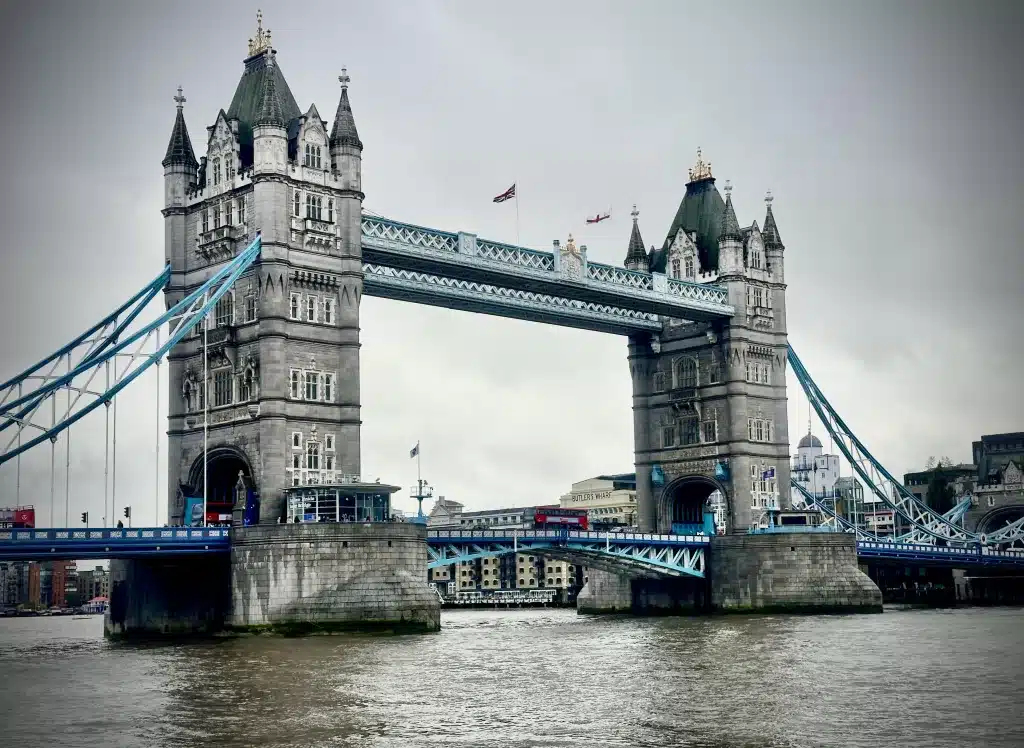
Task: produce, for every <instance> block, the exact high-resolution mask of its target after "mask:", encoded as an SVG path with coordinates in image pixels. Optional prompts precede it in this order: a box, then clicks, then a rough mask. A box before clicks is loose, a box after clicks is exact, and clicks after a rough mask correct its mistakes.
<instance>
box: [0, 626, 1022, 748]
mask: <svg viewBox="0 0 1024 748" xmlns="http://www.w3.org/2000/svg"><path fill="white" fill-rule="evenodd" d="M442 625H443V627H444V630H443V631H442V632H441V633H439V634H435V635H428V636H403V637H393V638H372V637H356V636H335V637H315V638H309V639H278V638H263V637H259V638H250V639H240V640H222V641H216V642H206V643H198V644H189V645H160V646H157V645H150V646H139V645H126V644H111V643H108V642H106V641H104V640H103V638H102V621H101V620H100V618H98V617H93V618H91V619H89V620H74V619H71V618H20V619H0V746H19V747H26V748H27V747H29V746H58V745H60V746H63V745H68V746H104V747H106V746H145V747H147V748H148V747H149V746H173V747H174V748H181V747H182V746H205V745H210V746H214V745H216V746H274V747H280V748H284V747H285V746H287V747H288V748H292V747H296V748H297V747H298V746H303V747H307V746H375V747H377V746H402V747H403V748H406V747H407V746H418V745H424V746H472V747H474V748H477V747H484V746H577V745H584V746H588V747H589V746H593V747H595V748H596V747H597V746H694V747H707V748H712V747H714V748H725V747H726V746H729V747H730V748H731V747H732V746H750V747H755V746H756V747H758V748H761V747H767V746H787V747H788V746H792V747H799V748H804V747H805V746H867V747H870V748H877V746H920V747H921V748H940V747H944V746H950V747H953V746H955V747H956V748H962V747H963V746H985V747H986V748H988V747H993V748H994V747H1002V746H1015V747H1016V746H1022V745H1024V728H1022V727H1020V726H1019V725H1020V724H1021V723H1020V719H1019V717H1020V713H1021V711H1022V707H1024V671H1022V665H1024V657H1022V650H1024V610H1020V609H968V610H954V611H905V612H901V611H890V612H886V613H885V614H884V615H874V616H841V617H789V616H751V617H725V618H695V619H688V618H660V619H634V618H628V617H618V616H608V617H579V616H577V615H576V613H575V611H571V610H523V611H515V610H513V611H455V612H451V613H448V612H445V614H444V615H443V617H442Z"/></svg>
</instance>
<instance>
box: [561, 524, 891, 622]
mask: <svg viewBox="0 0 1024 748" xmlns="http://www.w3.org/2000/svg"><path fill="white" fill-rule="evenodd" d="M706 569H707V574H708V575H709V581H708V582H706V583H705V582H703V580H700V583H697V582H698V580H682V579H681V580H656V579H644V578H630V577H627V576H616V575H614V574H610V573H608V572H604V571H598V570H595V569H591V570H590V572H589V581H588V582H587V584H586V586H585V587H584V588H583V589H582V590H581V591H580V594H579V597H578V598H577V610H578V611H579V612H580V613H633V614H636V615H664V614H666V613H698V612H702V611H707V610H710V611H713V612H718V613H758V612H764V613H768V612H785V613H880V612H882V593H881V591H880V590H879V589H878V587H877V586H876V585H875V583H874V582H872V581H871V579H870V577H868V575H867V574H865V573H864V572H863V571H861V570H860V568H859V567H858V565H857V548H856V545H855V542H854V538H853V536H852V535H848V534H846V533H816V532H793V533H772V534H756V535H724V536H718V537H715V538H713V539H712V541H711V547H710V548H709V549H708V563H707V566H706ZM708 594H710V601H709V600H708Z"/></svg>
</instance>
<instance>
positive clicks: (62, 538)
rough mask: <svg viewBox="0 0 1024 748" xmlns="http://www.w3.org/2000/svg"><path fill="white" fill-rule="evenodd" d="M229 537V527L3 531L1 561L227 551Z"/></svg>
mask: <svg viewBox="0 0 1024 748" xmlns="http://www.w3.org/2000/svg"><path fill="white" fill-rule="evenodd" d="M229 536H230V530H229V529H228V528H224V527H198V528H187V527H142V528H138V529H116V530H114V529H108V528H99V529H81V528H51V529H46V530H0V561H52V560H59V559H82V560H85V559H104V558H139V557H142V556H176V555H190V554H196V553H227V552H228V551H229V549H230V537H229Z"/></svg>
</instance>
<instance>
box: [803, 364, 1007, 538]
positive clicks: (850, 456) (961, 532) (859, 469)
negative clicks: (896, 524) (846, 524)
mask: <svg viewBox="0 0 1024 748" xmlns="http://www.w3.org/2000/svg"><path fill="white" fill-rule="evenodd" d="M787 357H788V360H789V363H790V366H792V368H793V373H794V374H795V375H796V378H797V381H798V382H799V383H800V386H801V387H802V388H803V391H804V393H805V394H806V395H807V399H808V401H809V402H810V404H811V406H812V407H813V408H814V411H815V412H816V413H817V414H818V418H819V419H820V420H821V422H822V423H823V424H824V426H825V429H826V430H827V431H828V433H829V435H831V437H832V439H833V440H834V441H835V443H836V444H837V445H838V447H839V450H840V451H841V452H842V453H843V455H844V456H845V457H846V459H847V461H848V462H849V463H850V465H852V466H853V469H854V470H855V471H856V473H857V475H858V476H860V478H861V480H863V481H864V482H865V483H866V484H867V486H868V488H869V489H870V490H871V491H872V492H873V493H874V494H875V496H877V497H878V498H879V499H880V500H881V502H882V503H884V504H885V505H886V506H887V507H889V508H890V509H892V510H893V511H894V512H895V513H896V514H898V515H899V516H900V517H902V518H903V519H905V520H906V521H907V522H908V523H909V524H910V525H911V528H912V532H914V533H916V534H917V537H918V539H920V540H922V541H923V540H924V539H925V538H927V539H929V540H930V541H931V543H932V544H935V542H936V541H941V542H942V543H945V544H946V545H959V546H973V545H976V544H979V543H980V544H981V545H988V546H999V545H1010V544H1014V543H1019V542H1020V541H1021V540H1022V539H1024V518H1021V519H1019V520H1017V521H1016V522H1013V523H1011V524H1008V525H1007V526H1006V527H1003V528H1001V529H1000V530H998V531H996V532H992V533H987V534H985V533H975V532H971V531H970V530H967V529H966V528H964V527H962V526H961V525H959V524H957V523H956V522H954V521H951V519H948V518H947V517H944V516H942V515H939V514H936V513H935V512H933V511H932V510H931V509H929V508H928V506H927V505H926V504H924V503H923V502H922V501H921V500H920V499H918V498H917V497H916V496H915V495H914V494H912V493H910V491H908V490H907V489H906V487H905V486H904V485H903V484H902V483H900V482H899V481H897V480H896V479H895V478H893V477H892V475H890V474H889V472H888V471H887V470H886V469H885V468H884V467H882V465H881V464H880V463H879V462H878V461H877V460H876V459H875V458H874V457H873V456H872V455H871V453H870V452H868V450H867V448H866V447H865V446H864V444H863V443H862V442H861V441H860V440H859V439H858V438H857V437H856V436H855V435H854V433H853V432H852V431H851V430H850V427H849V426H847V425H846V423H845V422H844V421H843V419H842V418H841V417H840V416H839V414H838V413H837V412H836V411H835V409H834V408H833V407H832V405H831V404H830V403H829V402H828V400H827V399H826V398H825V396H824V395H823V394H822V393H821V390H819V389H818V386H817V385H816V384H815V383H814V380H813V379H811V377H810V374H808V373H807V370H806V369H805V368H804V366H803V363H802V362H801V361H800V359H799V357H798V356H797V355H796V353H795V352H794V351H793V348H792V347H790V348H789V351H788V356H787Z"/></svg>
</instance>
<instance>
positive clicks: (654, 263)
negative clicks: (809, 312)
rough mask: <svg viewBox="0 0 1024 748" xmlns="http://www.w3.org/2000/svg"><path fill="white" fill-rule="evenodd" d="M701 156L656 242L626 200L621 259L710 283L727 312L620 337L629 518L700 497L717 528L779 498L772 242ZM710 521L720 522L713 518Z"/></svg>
mask: <svg viewBox="0 0 1024 748" xmlns="http://www.w3.org/2000/svg"><path fill="white" fill-rule="evenodd" d="M725 193H726V199H725V200H723V199H722V196H721V194H720V193H719V191H718V188H717V187H716V186H715V179H714V177H713V176H712V174H711V166H710V164H707V163H704V162H703V161H702V160H701V156H700V151H699V150H698V152H697V164H696V166H695V167H694V168H693V169H691V170H690V181H689V182H688V183H687V185H686V194H685V196H684V197H683V200H682V202H681V203H680V205H679V210H678V211H677V212H676V215H675V218H674V219H673V221H672V225H671V227H670V228H669V231H668V236H667V237H666V239H665V242H664V244H663V245H662V247H661V248H660V249H655V248H654V247H652V248H651V250H650V252H645V251H644V244H643V240H642V239H641V237H640V229H639V226H638V223H637V215H636V212H635V211H634V216H633V233H632V236H631V237H630V241H629V249H628V253H627V256H626V267H630V268H633V269H636V270H639V271H642V272H651V273H665V274H667V275H668V276H669V277H672V278H677V279H679V280H683V281H689V282H692V283H718V284H720V285H722V286H724V287H725V288H726V289H728V292H729V303H730V304H731V305H732V306H733V307H734V308H735V309H736V314H735V316H734V317H733V318H732V319H730V320H728V321H727V322H710V323H707V322H686V321H682V320H675V319H665V320H664V321H663V327H662V332H661V334H660V335H653V336H652V335H648V334H644V335H634V336H631V337H630V340H629V365H630V371H631V374H632V379H633V427H634V440H635V449H636V455H635V462H636V474H637V475H636V477H637V504H638V513H639V522H640V526H641V529H643V530H647V531H655V530H656V531H660V532H668V531H670V530H671V528H672V525H677V529H682V528H678V526H679V525H696V524H700V523H701V521H702V515H703V511H704V508H705V506H707V504H708V502H709V500H710V502H711V503H712V504H715V505H717V506H718V507H719V512H718V516H719V517H720V522H722V523H724V525H725V528H726V531H727V532H729V533H735V532H745V531H746V530H747V528H749V527H751V526H753V525H766V524H767V523H768V522H769V519H770V513H771V511H772V510H776V509H787V508H789V433H788V419H787V410H786V350H787V338H786V285H785V274H784V263H783V252H784V247H783V245H782V241H781V239H780V237H779V231H778V228H777V227H776V225H775V217H774V216H773V215H772V207H771V199H772V198H771V195H770V193H769V195H768V196H767V197H766V202H767V204H768V208H767V215H766V216H765V222H764V228H763V229H762V228H760V227H759V226H758V225H757V222H756V221H755V222H753V223H751V224H750V225H749V226H747V227H746V228H742V227H740V225H739V222H738V221H737V219H736V212H735V210H734V208H733V204H732V196H731V188H730V186H729V184H728V182H727V183H726V185H725ZM720 531H721V529H720Z"/></svg>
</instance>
